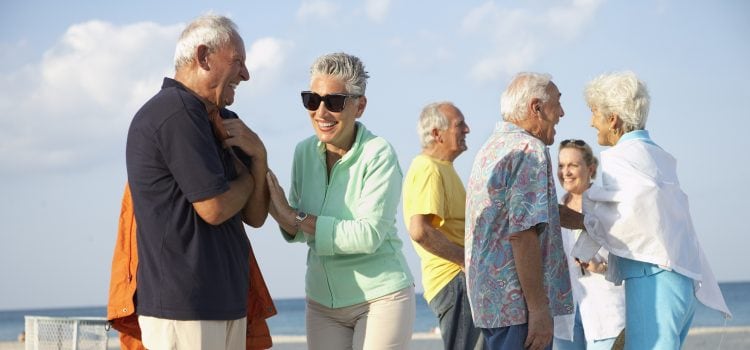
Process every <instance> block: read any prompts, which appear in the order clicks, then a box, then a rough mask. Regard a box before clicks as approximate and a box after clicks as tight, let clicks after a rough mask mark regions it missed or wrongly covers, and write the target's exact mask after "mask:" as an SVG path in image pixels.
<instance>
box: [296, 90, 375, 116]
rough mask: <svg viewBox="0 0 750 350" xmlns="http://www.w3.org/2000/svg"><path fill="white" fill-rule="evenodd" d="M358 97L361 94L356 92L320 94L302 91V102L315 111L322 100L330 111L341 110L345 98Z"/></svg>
mask: <svg viewBox="0 0 750 350" xmlns="http://www.w3.org/2000/svg"><path fill="white" fill-rule="evenodd" d="M350 97H351V98H358V97H362V95H356V94H328V95H325V96H320V95H318V94H316V93H314V92H312V91H302V104H303V105H304V106H305V108H307V109H308V110H310V111H317V110H318V107H320V102H321V101H322V102H323V103H325V105H326V109H328V110H329V111H331V112H341V111H343V110H344V105H345V104H346V99H347V98H350Z"/></svg>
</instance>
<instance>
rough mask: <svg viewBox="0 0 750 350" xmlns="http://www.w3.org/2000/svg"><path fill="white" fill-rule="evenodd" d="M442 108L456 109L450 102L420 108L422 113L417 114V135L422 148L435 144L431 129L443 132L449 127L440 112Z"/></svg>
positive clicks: (443, 114) (446, 119) (445, 118)
mask: <svg viewBox="0 0 750 350" xmlns="http://www.w3.org/2000/svg"><path fill="white" fill-rule="evenodd" d="M443 106H452V107H454V108H455V107H456V106H455V105H453V103H452V102H448V101H443V102H434V103H430V104H428V105H427V106H425V107H424V108H422V113H420V114H419V121H418V122H417V135H419V142H420V143H421V144H422V148H427V146H429V145H430V144H432V143H433V142H435V136H433V135H432V129H438V130H445V129H448V127H449V126H450V125H448V117H446V116H445V113H443V111H441V110H440V107H443Z"/></svg>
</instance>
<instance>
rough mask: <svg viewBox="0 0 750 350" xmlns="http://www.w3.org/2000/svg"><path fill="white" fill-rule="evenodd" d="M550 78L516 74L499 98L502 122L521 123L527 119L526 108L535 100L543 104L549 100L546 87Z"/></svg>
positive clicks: (542, 74)
mask: <svg viewBox="0 0 750 350" xmlns="http://www.w3.org/2000/svg"><path fill="white" fill-rule="evenodd" d="M551 81H552V76H551V75H549V74H545V73H532V72H522V73H518V74H516V76H515V77H513V80H511V82H510V84H508V87H507V88H505V91H503V94H502V96H501V97H500V113H501V114H502V115H503V120H505V121H509V122H517V121H522V120H524V119H526V118H527V117H528V115H527V113H526V106H528V104H529V103H530V102H531V101H532V100H533V99H535V98H537V99H540V100H541V101H542V102H543V103H544V102H547V100H549V97H550V96H549V94H548V93H547V86H549V84H550V83H551Z"/></svg>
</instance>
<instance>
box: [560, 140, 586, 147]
mask: <svg viewBox="0 0 750 350" xmlns="http://www.w3.org/2000/svg"><path fill="white" fill-rule="evenodd" d="M569 143H572V144H574V145H576V146H578V147H583V146H586V142H583V140H576V139H568V140H563V141H562V142H560V146H562V147H565V146H567V145H568V144H569Z"/></svg>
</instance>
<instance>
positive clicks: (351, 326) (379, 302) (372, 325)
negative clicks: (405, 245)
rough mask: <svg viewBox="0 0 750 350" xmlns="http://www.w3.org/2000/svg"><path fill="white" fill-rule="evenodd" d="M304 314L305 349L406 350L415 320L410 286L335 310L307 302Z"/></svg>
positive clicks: (414, 306)
mask: <svg viewBox="0 0 750 350" xmlns="http://www.w3.org/2000/svg"><path fill="white" fill-rule="evenodd" d="M306 314H307V317H306V324H307V346H308V349H309V350H344V349H347V350H348V349H356V350H386V349H392V350H398V349H407V348H408V347H409V342H410V341H411V335H412V333H413V331H414V318H415V317H416V299H415V297H414V287H409V288H405V289H402V290H400V291H397V292H395V293H392V294H388V295H385V296H382V297H380V298H377V299H374V300H370V301H367V302H364V303H361V304H357V305H352V306H347V307H342V308H337V309H332V308H329V307H326V306H324V305H321V304H318V303H316V302H314V301H312V300H310V299H308V300H307V312H306Z"/></svg>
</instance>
